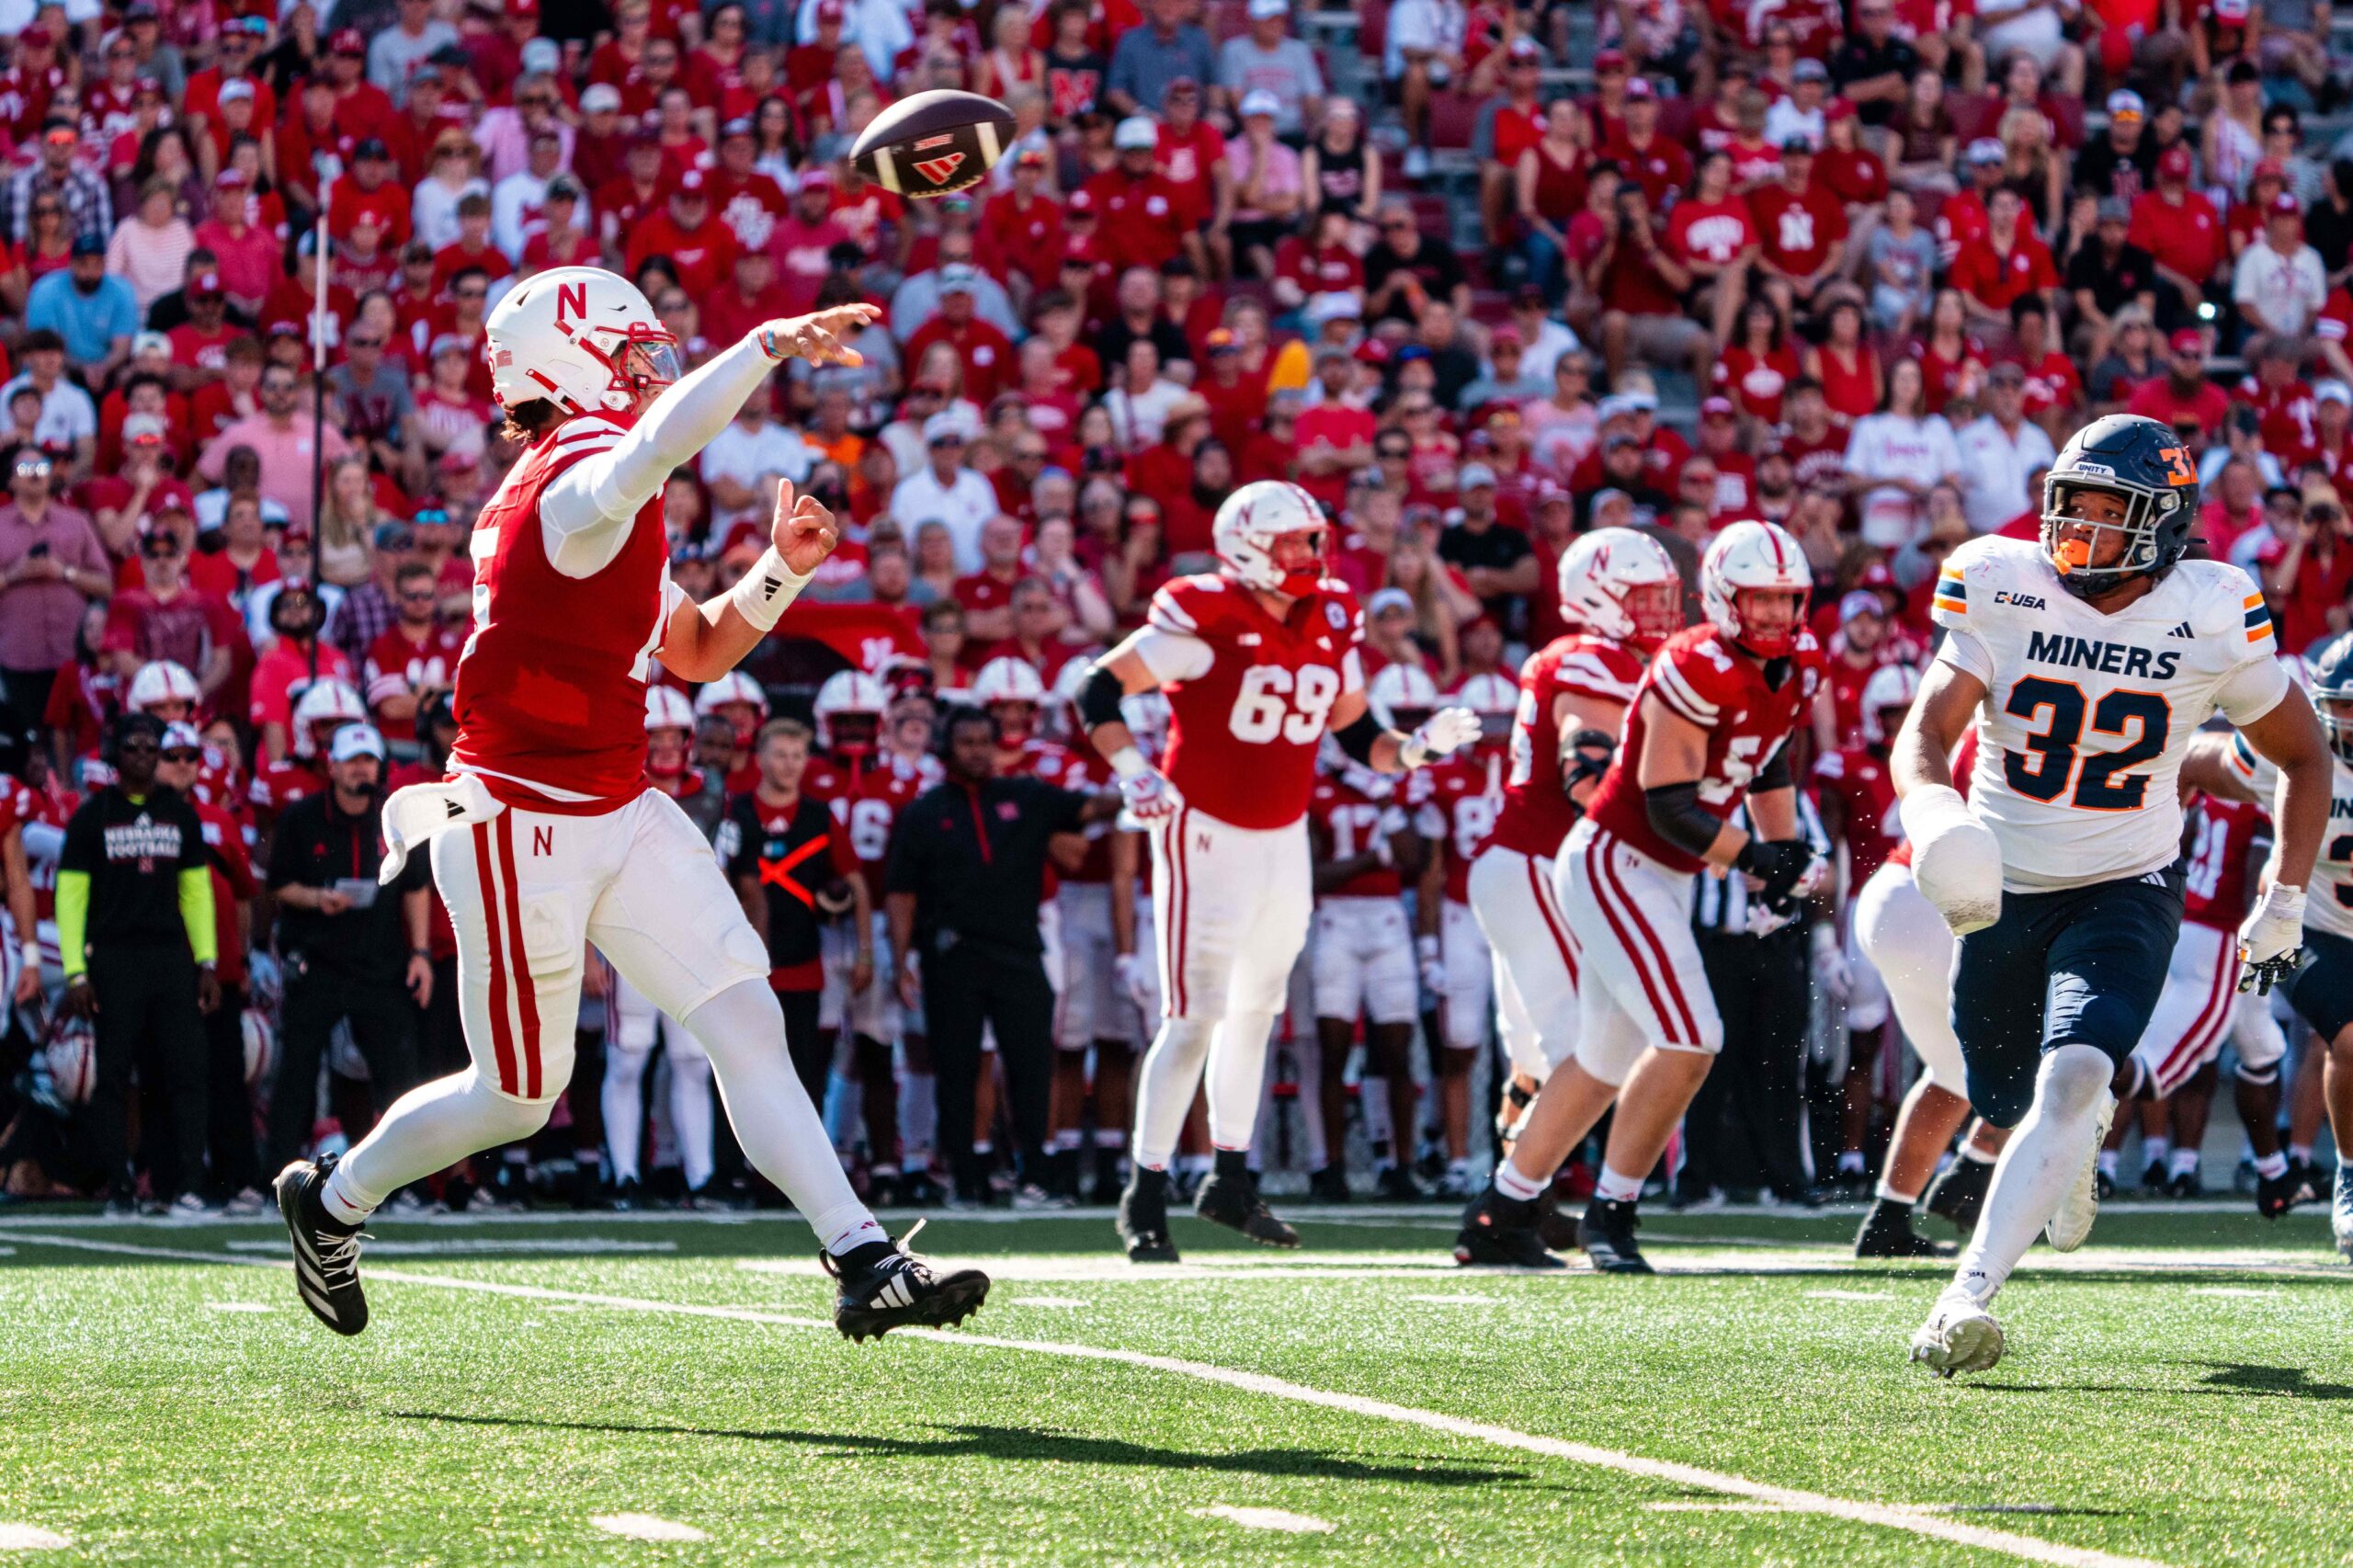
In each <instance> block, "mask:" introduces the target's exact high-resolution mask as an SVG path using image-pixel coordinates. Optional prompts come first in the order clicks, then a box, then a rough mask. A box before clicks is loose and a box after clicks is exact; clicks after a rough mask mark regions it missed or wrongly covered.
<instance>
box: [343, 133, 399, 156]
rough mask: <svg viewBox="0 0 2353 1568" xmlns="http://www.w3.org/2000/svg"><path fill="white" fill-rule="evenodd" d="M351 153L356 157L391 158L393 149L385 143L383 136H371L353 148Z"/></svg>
mask: <svg viewBox="0 0 2353 1568" xmlns="http://www.w3.org/2000/svg"><path fill="white" fill-rule="evenodd" d="M351 155H352V156H353V157H354V158H389V157H391V156H392V149H391V148H390V147H387V146H385V145H384V139H383V138H382V137H381V136H370V137H368V138H367V139H366V140H364V141H362V142H360V143H359V145H358V146H357V147H354V148H353V149H352V150H351Z"/></svg>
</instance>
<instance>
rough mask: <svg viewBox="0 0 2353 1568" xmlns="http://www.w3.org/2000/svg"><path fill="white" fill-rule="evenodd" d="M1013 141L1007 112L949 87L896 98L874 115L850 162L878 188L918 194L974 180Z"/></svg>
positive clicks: (959, 186)
mask: <svg viewBox="0 0 2353 1568" xmlns="http://www.w3.org/2000/svg"><path fill="white" fill-rule="evenodd" d="M1012 141H1013V111H1012V110H1011V109H1009V108H1006V107H1005V106H1004V105H1003V104H1001V103H999V102H997V101H996V100H995V98H984V97H981V95H980V94H978V93H960V92H957V91H955V90H953V89H952V88H940V89H938V90H937V91H934V92H928V93H917V94H916V95H915V97H911V98H902V99H900V100H899V101H898V102H897V103H895V104H892V106H891V107H890V108H886V109H884V110H883V111H882V112H881V114H878V115H876V116H875V117H874V119H873V122H872V123H871V124H870V125H868V126H867V128H866V130H865V131H864V132H863V133H861V134H860V135H859V137H858V144H857V145H856V146H854V147H852V148H851V149H850V151H849V156H850V162H852V163H854V164H856V165H858V168H859V169H860V170H861V171H862V172H863V173H864V174H865V176H866V177H867V178H869V179H870V180H872V181H874V183H875V184H877V185H879V186H881V187H882V188H883V189H885V190H888V191H892V192H895V193H896V194H898V195H900V196H904V197H909V198H913V199H926V198H929V197H934V196H946V195H948V194H949V193H950V192H951V191H959V190H963V189H965V188H967V187H971V186H975V185H978V184H979V183H980V182H981V179H982V176H985V175H986V174H987V173H988V172H989V170H990V168H991V167H992V166H993V165H995V163H996V161H997V159H999V158H1001V157H1003V156H1004V155H1005V150H1006V147H1007V146H1009V145H1010V144H1011V143H1012Z"/></svg>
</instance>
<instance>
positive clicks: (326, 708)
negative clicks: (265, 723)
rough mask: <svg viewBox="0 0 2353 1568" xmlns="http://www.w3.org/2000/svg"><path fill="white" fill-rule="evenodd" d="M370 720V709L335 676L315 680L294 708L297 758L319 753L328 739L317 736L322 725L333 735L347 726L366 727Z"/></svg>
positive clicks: (295, 753)
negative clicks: (320, 746)
mask: <svg viewBox="0 0 2353 1568" xmlns="http://www.w3.org/2000/svg"><path fill="white" fill-rule="evenodd" d="M367 719H368V709H367V705H366V704H364V703H362V702H361V701H360V700H359V694H358V692H356V691H354V690H352V689H351V687H348V686H347V685H346V684H344V683H343V682H342V681H339V680H336V679H335V678H334V677H333V676H326V677H324V678H322V679H319V680H314V681H313V682H312V683H311V684H310V686H309V687H308V688H307V689H305V690H304V691H303V693H302V697H301V700H300V701H298V702H296V703H295V704H294V755H295V756H313V755H315V754H316V753H317V751H318V749H319V745H318V743H319V742H320V741H321V740H323V739H324V738H325V737H324V736H321V735H318V734H316V733H315V731H316V729H317V728H318V727H319V726H321V725H324V726H325V728H326V733H327V734H329V735H332V734H334V733H335V731H337V730H339V729H341V728H342V727H343V726H344V725H346V724H359V723H365V722H367Z"/></svg>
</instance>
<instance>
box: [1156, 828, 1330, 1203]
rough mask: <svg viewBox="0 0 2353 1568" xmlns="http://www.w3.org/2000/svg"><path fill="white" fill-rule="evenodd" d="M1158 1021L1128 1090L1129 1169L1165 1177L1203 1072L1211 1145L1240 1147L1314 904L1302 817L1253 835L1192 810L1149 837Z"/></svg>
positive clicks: (1253, 1115) (1250, 1121)
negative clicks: (1131, 1126)
mask: <svg viewBox="0 0 2353 1568" xmlns="http://www.w3.org/2000/svg"><path fill="white" fill-rule="evenodd" d="M1151 839H1152V859H1153V872H1154V878H1153V889H1152V914H1153V925H1154V930H1155V932H1156V933H1157V941H1156V943H1155V950H1156V951H1157V953H1158V955H1159V965H1160V994H1161V1004H1160V1007H1161V1024H1160V1032H1159V1033H1158V1034H1157V1035H1156V1036H1154V1039H1153V1042H1152V1049H1151V1050H1150V1051H1147V1052H1145V1053H1144V1061H1143V1072H1142V1076H1141V1078H1140V1080H1139V1082H1138V1084H1137V1089H1136V1142H1135V1160H1136V1164H1137V1165H1141V1166H1143V1167H1145V1168H1147V1169H1165V1167H1166V1165H1167V1164H1168V1159H1169V1156H1170V1154H1171V1153H1173V1152H1174V1151H1175V1149H1176V1138H1177V1135H1178V1134H1179V1133H1180V1132H1181V1131H1183V1130H1184V1125H1185V1112H1186V1109H1187V1108H1188V1107H1189V1106H1190V1105H1191V1104H1192V1099H1193V1092H1194V1090H1195V1088H1196V1087H1197V1086H1199V1084H1200V1083H1201V1080H1202V1073H1203V1069H1204V1068H1205V1067H1206V1069H1207V1071H1208V1081H1209V1102H1210V1139H1211V1142H1214V1143H1215V1144H1217V1145H1218V1147H1220V1148H1222V1149H1246V1148H1248V1147H1249V1145H1250V1131H1251V1127H1252V1124H1253V1123H1254V1122H1255V1121H1256V1119H1257V1114H1258V1095H1259V1089H1260V1086H1261V1085H1262V1084H1263V1083H1264V1081H1265V1078H1266V1071H1267V1034H1268V1032H1269V1031H1270V1030H1271V1029H1272V1028H1273V1027H1274V1019H1275V1015H1276V1014H1278V1013H1279V1012H1280V1011H1282V1006H1283V994H1284V990H1285V988H1286V986H1287V985H1288V984H1289V983H1290V970H1291V964H1292V961H1293V960H1296V959H1297V958H1298V957H1299V950H1300V949H1301V947H1302V945H1304V944H1305V942H1306V940H1307V925H1308V916H1309V914H1310V912H1311V910H1312V908H1313V898H1312V896H1311V881H1310V869H1309V863H1308V849H1307V823H1306V819H1305V818H1303V817H1302V819H1301V820H1300V821H1298V822H1295V823H1291V824H1288V825H1286V826H1283V827H1278V828H1265V829H1254V828H1245V827H1236V826H1234V825H1233V824H1231V823H1225V822H1220V821H1219V820H1218V819H1217V818H1215V817H1212V816H1210V815H1209V814H1207V813H1206V812H1201V811H1199V810H1197V809H1196V808H1194V807H1192V806H1183V807H1180V808H1178V810H1177V812H1176V815H1175V816H1173V817H1171V818H1170V819H1169V820H1168V821H1167V822H1165V823H1164V824H1161V825H1160V826H1159V827H1158V828H1156V829H1155V830H1154V832H1153V834H1152V835H1151Z"/></svg>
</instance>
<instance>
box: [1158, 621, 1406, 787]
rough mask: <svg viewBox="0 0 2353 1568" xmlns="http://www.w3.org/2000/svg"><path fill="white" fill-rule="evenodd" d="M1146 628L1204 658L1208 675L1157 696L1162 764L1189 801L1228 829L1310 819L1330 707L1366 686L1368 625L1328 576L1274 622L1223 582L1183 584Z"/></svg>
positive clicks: (1179, 683) (1204, 673)
mask: <svg viewBox="0 0 2353 1568" xmlns="http://www.w3.org/2000/svg"><path fill="white" fill-rule="evenodd" d="M1147 623H1148V624H1149V625H1150V626H1151V627H1152V629H1153V630H1154V631H1161V632H1165V633H1167V634H1168V635H1170V636H1173V637H1182V638H1188V639H1190V640H1191V641H1194V642H1199V643H1200V644H1202V646H1203V647H1204V648H1205V649H1206V650H1207V652H1208V654H1209V659H1208V667H1207V668H1205V669H1202V670H1200V671H1199V673H1198V674H1194V675H1189V676H1187V677H1186V678H1184V679H1182V680H1177V681H1172V682H1170V683H1169V684H1168V685H1167V686H1166V687H1165V688H1164V689H1165V691H1166V693H1167V696H1168V707H1169V712H1170V723H1169V736H1168V755H1167V756H1166V757H1165V759H1164V761H1163V764H1162V766H1163V767H1164V768H1165V770H1166V772H1167V774H1168V777H1169V778H1170V780H1171V781H1172V782H1174V783H1175V784H1176V789H1177V790H1178V792H1179V793H1181V794H1182V795H1183V796H1184V797H1185V801H1186V803H1187V804H1188V805H1190V806H1192V807H1194V808H1195V809H1197V810H1199V811H1202V812H1207V813H1209V814H1210V815H1211V816H1212V817H1215V818H1217V819H1218V820H1219V821H1220V822H1225V823H1231V824H1233V825H1234V826H1236V827H1246V828H1272V827H1288V826H1289V825H1290V824H1292V823H1295V822H1297V821H1299V820H1300V817H1301V816H1302V814H1303V813H1304V812H1306V810H1307V797H1308V792H1309V790H1311V789H1312V788H1313V785H1314V779H1315V749H1316V745H1317V744H1318V743H1319V742H1321V741H1322V740H1323V738H1324V730H1325V728H1326V727H1327V725H1328V723H1329V722H1330V719H1331V715H1332V704H1334V703H1335V702H1336V701H1338V700H1339V699H1340V696H1341V694H1342V693H1344V692H1348V691H1354V690H1357V689H1358V688H1359V687H1362V686H1363V684H1364V679H1363V675H1362V672H1361V669H1360V667H1359V665H1358V662H1357V656H1356V650H1357V644H1358V642H1361V641H1363V638H1364V616H1363V614H1362V612H1361V611H1359V610H1358V608H1357V600H1356V596H1355V595H1354V594H1351V593H1350V592H1348V590H1347V586H1346V585H1343V584H1341V583H1339V582H1337V581H1336V580H1334V579H1332V578H1330V577H1326V578H1324V581H1323V582H1322V584H1321V585H1318V586H1317V588H1316V590H1315V591H1314V592H1313V593H1311V594H1307V595H1304V596H1302V597H1301V598H1300V599H1299V600H1298V601H1297V602H1295V603H1294V604H1292V606H1291V607H1290V614H1289V615H1287V616H1285V617H1284V618H1283V619H1280V620H1277V619H1275V618H1274V617H1273V616H1271V615H1269V614H1267V611H1266V609H1265V608H1263V607H1262V606H1261V605H1260V604H1259V602H1258V600H1257V597H1256V596H1255V595H1253V594H1252V593H1251V592H1250V591H1249V590H1248V589H1246V588H1244V587H1242V586H1241V585H1239V584H1236V583H1231V582H1228V581H1227V580H1226V579H1225V578H1223V577H1214V576H1200V577H1179V578H1177V579H1176V581H1174V582H1172V583H1168V584H1165V585H1163V586H1162V587H1161V589H1160V590H1159V591H1158V592H1157V593H1155V594H1154V595H1153V596H1152V608H1151V611H1150V613H1149V615H1148V617H1147Z"/></svg>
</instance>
